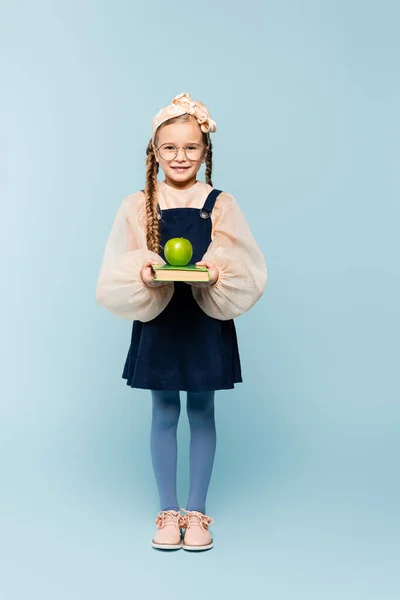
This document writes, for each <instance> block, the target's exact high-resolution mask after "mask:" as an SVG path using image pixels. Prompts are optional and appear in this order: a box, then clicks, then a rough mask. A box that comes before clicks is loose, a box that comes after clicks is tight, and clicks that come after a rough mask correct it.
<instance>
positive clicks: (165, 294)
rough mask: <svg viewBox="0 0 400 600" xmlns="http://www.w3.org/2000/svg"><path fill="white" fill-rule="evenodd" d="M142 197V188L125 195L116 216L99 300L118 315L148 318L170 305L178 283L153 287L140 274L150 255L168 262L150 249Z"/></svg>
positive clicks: (98, 292) (105, 255)
mask: <svg viewBox="0 0 400 600" xmlns="http://www.w3.org/2000/svg"><path fill="white" fill-rule="evenodd" d="M140 197H141V196H140V192H138V193H137V194H133V195H131V196H128V197H127V198H125V199H124V201H123V202H122V204H121V206H120V208H119V210H118V212H117V215H116V217H115V219H114V223H113V225H112V228H111V232H110V235H109V237H108V240H107V244H106V247H105V251H104V256H103V262H102V265H101V269H100V274H99V277H98V282H97V289H96V302H98V303H99V304H101V305H102V306H104V307H105V308H107V309H108V310H109V311H110V312H112V313H113V314H114V315H116V316H118V317H121V318H123V319H129V320H138V321H143V322H146V321H151V320H152V319H154V318H155V317H157V316H158V315H159V314H160V313H161V312H162V311H163V310H164V308H165V307H166V306H167V304H168V302H169V301H170V300H171V298H172V295H173V293H174V284H173V283H167V284H165V285H161V286H157V287H149V286H147V285H145V284H144V283H143V281H142V280H141V278H140V270H141V268H142V265H143V264H144V262H145V261H147V260H148V259H153V260H155V261H156V262H158V263H161V264H165V261H163V259H162V258H161V256H159V255H158V254H156V253H155V252H151V251H150V250H148V249H147V245H146V235H145V232H144V230H143V227H141V226H140V224H139V218H138V201H139V199H140ZM128 213H129V219H128Z"/></svg>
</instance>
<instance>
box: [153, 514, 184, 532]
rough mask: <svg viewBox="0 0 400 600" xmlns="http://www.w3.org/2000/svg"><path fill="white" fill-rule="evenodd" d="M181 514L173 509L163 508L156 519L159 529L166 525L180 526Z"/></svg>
mask: <svg viewBox="0 0 400 600" xmlns="http://www.w3.org/2000/svg"><path fill="white" fill-rule="evenodd" d="M180 518H181V516H180V514H179V513H178V512H174V511H171V510H161V511H160V512H159V513H158V515H157V519H156V524H157V527H158V528H159V529H162V528H163V527H164V525H175V526H178V527H179V526H180Z"/></svg>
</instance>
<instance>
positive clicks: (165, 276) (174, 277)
mask: <svg viewBox="0 0 400 600" xmlns="http://www.w3.org/2000/svg"><path fill="white" fill-rule="evenodd" d="M152 268H153V270H154V272H155V275H154V279H156V280H158V281H189V282H190V281H195V282H202V281H209V280H210V273H209V271H208V269H207V267H197V266H196V265H193V264H189V265H185V266H177V265H159V264H155V265H152Z"/></svg>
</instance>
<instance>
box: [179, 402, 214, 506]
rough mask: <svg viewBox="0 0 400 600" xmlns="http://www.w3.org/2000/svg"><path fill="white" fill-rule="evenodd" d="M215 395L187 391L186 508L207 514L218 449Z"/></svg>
mask: <svg viewBox="0 0 400 600" xmlns="http://www.w3.org/2000/svg"><path fill="white" fill-rule="evenodd" d="M214 396H215V392H200V393H199V392H188V394H187V413H188V417H189V424H190V491H189V500H188V504H187V507H186V509H187V510H197V511H199V512H202V513H203V514H205V512H206V496H207V491H208V485H209V483H210V478H211V472H212V468H213V463H214V455H215V447H216V430H215V418H214Z"/></svg>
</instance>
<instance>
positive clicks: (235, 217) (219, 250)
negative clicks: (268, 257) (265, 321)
mask: <svg viewBox="0 0 400 600" xmlns="http://www.w3.org/2000/svg"><path fill="white" fill-rule="evenodd" d="M211 218H212V220H213V223H212V241H211V243H210V245H209V247H208V249H207V252H206V253H205V255H204V256H203V259H205V260H209V261H211V262H213V263H214V264H215V265H216V266H217V267H218V269H219V278H218V281H217V282H216V283H215V285H213V286H210V287H195V286H192V293H193V296H194V298H195V300H196V301H197V303H198V304H199V306H200V307H201V308H202V309H203V310H204V312H205V313H206V314H207V315H209V316H210V317H213V318H215V319H220V320H223V321H224V320H228V319H233V318H235V317H238V316H239V315H241V314H243V313H244V312H246V311H248V310H249V309H250V308H251V307H252V306H253V305H254V304H255V303H256V302H257V301H258V300H259V299H260V298H261V296H262V295H263V292H264V288H265V284H266V282H267V267H266V264H265V260H264V257H263V255H262V253H261V250H260V248H259V247H258V245H257V242H256V241H255V239H254V237H253V235H252V233H251V231H250V228H249V225H248V223H247V221H246V219H245V217H244V215H243V213H242V211H241V210H240V207H239V205H238V203H237V201H236V199H235V198H234V197H233V196H232V195H231V194H228V193H227V192H222V193H221V194H220V195H219V196H218V198H217V201H216V203H215V207H214V210H213V212H212V213H211Z"/></svg>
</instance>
